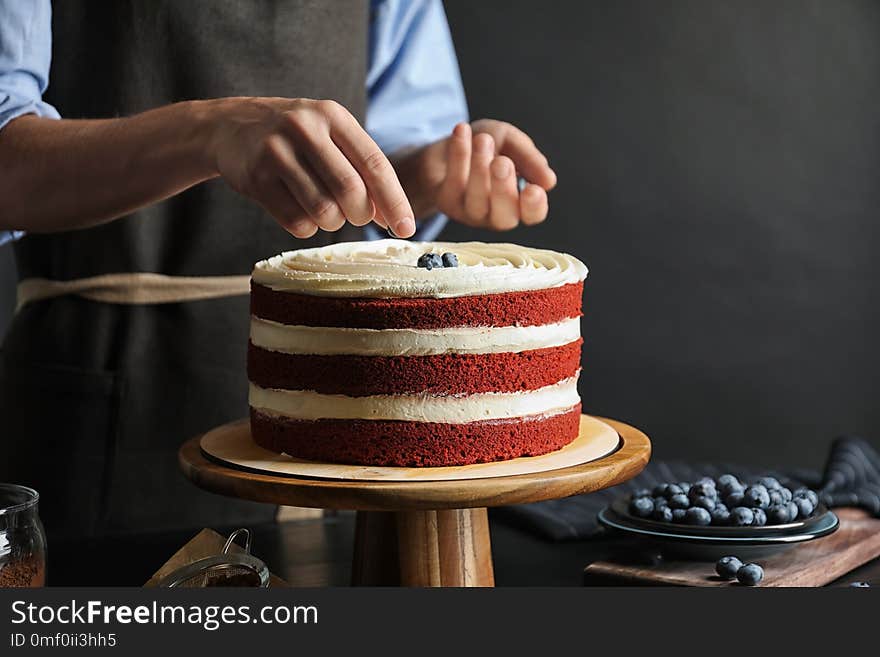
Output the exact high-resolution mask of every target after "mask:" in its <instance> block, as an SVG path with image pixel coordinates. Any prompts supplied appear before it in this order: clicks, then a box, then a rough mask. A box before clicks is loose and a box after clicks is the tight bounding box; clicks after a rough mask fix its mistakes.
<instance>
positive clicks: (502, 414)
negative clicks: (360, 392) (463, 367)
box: [249, 376, 580, 424]
mask: <svg viewBox="0 0 880 657" xmlns="http://www.w3.org/2000/svg"><path fill="white" fill-rule="evenodd" d="M249 400H250V405H251V406H252V407H253V408H256V409H258V410H260V411H263V412H265V413H268V414H270V415H276V416H283V417H289V418H295V419H297V420H323V419H331V418H332V419H343V420H409V421H413V422H442V423H447V424H464V423H466V422H476V421H478V420H497V419H507V418H515V417H523V416H526V415H554V414H556V413H560V412H562V411H565V410H567V409H569V408H571V407H572V406H574V405H575V404H577V403H579V402H580V397H578V393H577V376H573V377H571V378H570V379H565V380H563V381H560V382H559V383H555V384H553V385H550V386H546V387H544V388H538V389H537V390H529V391H523V392H485V393H477V394H473V395H461V396H447V397H438V396H431V395H372V396H369V397H348V396H346V395H324V394H321V393H318V392H314V391H310V390H276V389H272V388H260V387H259V386H256V385H254V384H253V383H252V384H251V386H250V397H249Z"/></svg>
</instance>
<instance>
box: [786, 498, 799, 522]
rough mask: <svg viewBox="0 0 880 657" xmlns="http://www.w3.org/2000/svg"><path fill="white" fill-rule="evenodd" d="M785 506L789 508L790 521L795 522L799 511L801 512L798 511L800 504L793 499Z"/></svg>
mask: <svg viewBox="0 0 880 657" xmlns="http://www.w3.org/2000/svg"><path fill="white" fill-rule="evenodd" d="M785 506H786V508H787V509H788V517H789V522H794V521H795V520H797V517H798V513H800V512H799V511H798V505H797V504H795V503H794V502H793V501H792V502H789V503H788V504H786V505H785Z"/></svg>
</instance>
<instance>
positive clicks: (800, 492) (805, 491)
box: [792, 488, 819, 508]
mask: <svg viewBox="0 0 880 657" xmlns="http://www.w3.org/2000/svg"><path fill="white" fill-rule="evenodd" d="M792 497H793V498H794V499H797V498H799V497H802V498H806V499H808V500H809V501H810V504H812V505H813V508H816V507H817V506H819V496H818V495H816V491H813V490H810V489H809V488H798V489H797V490H796V491H794V493H792Z"/></svg>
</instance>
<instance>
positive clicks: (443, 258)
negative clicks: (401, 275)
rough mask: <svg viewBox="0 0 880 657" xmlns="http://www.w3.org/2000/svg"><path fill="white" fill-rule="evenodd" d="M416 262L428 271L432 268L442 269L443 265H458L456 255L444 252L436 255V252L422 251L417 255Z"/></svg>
mask: <svg viewBox="0 0 880 657" xmlns="http://www.w3.org/2000/svg"><path fill="white" fill-rule="evenodd" d="M416 264H417V265H418V266H419V267H423V268H424V269H427V270H428V271H431V270H432V269H435V268H436V269H443V268H444V267H458V256H456V255H455V254H454V253H444V254H443V255H437V254H436V253H423V254H422V255H420V256H419V259H418V261H417V262H416Z"/></svg>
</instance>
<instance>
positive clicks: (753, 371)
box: [0, 0, 880, 465]
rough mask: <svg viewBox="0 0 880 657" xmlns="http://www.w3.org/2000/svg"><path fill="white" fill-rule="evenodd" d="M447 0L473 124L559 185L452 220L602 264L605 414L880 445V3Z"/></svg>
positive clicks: (684, 450) (658, 439)
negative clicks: (495, 214)
mask: <svg viewBox="0 0 880 657" xmlns="http://www.w3.org/2000/svg"><path fill="white" fill-rule="evenodd" d="M446 4H447V12H448V15H449V21H450V25H451V28H452V32H453V35H454V38H455V42H456V46H457V49H458V53H459V58H460V62H461V68H462V74H463V76H464V81H465V86H466V88H467V91H468V97H469V102H470V107H471V113H472V115H473V117H474V118H477V117H483V116H489V117H496V118H504V119H507V120H510V121H512V122H514V123H516V124H518V125H520V126H522V127H523V128H524V129H526V130H527V131H528V132H529V133H531V134H532V135H533V136H534V137H535V140H536V141H537V142H538V144H539V145H540V146H541V147H542V148H543V149H544V150H545V152H546V153H547V154H548V156H549V158H550V161H551V164H552V165H553V166H554V168H555V169H556V171H557V173H558V174H559V181H560V182H559V186H558V188H557V189H556V190H554V192H553V193H552V195H551V219H550V220H549V221H548V222H547V223H546V224H544V225H542V226H540V227H537V228H529V229H517V230H515V231H513V232H511V233H508V234H504V235H501V236H499V235H497V234H490V233H484V232H480V231H474V230H470V229H466V228H463V227H460V226H454V227H452V228H450V229H449V230H448V231H447V232H446V237H447V238H448V239H452V240H465V239H475V238H477V239H490V240H491V239H494V240H497V239H504V240H510V241H514V242H520V243H523V244H529V245H536V246H543V247H547V248H552V249H558V250H565V251H569V252H572V253H574V254H576V255H577V256H579V257H580V258H582V259H583V260H584V261H586V262H587V264H588V265H589V266H590V268H591V274H590V278H589V279H588V285H587V293H586V300H585V312H586V319H585V322H584V333H585V336H586V345H585V358H584V373H583V377H582V393H583V397H584V404H585V408H586V409H587V410H588V411H589V412H592V413H598V414H604V415H609V416H613V417H617V418H620V419H623V420H626V421H629V422H632V423H634V424H636V425H638V426H640V427H642V428H643V429H644V430H645V431H647V432H648V433H649V434H650V435H651V436H652V438H653V439H654V444H655V454H656V455H657V456H658V457H661V458H670V457H680V458H694V459H724V460H728V461H741V462H746V463H768V464H774V465H777V464H783V463H793V464H798V465H819V464H820V463H821V462H822V460H823V458H824V456H825V453H826V450H827V446H828V442H829V440H830V439H831V438H832V437H833V436H834V435H836V434H839V433H842V432H854V433H862V434H864V435H866V436H867V437H870V438H874V439H875V441H876V437H877V436H878V435H880V406H878V403H877V390H876V387H877V386H876V384H877V382H878V381H877V372H878V366H880V351H878V347H877V336H878V334H880V311H878V309H877V304H876V300H877V298H878V292H880V290H878V275H880V264H878V262H877V257H876V256H875V252H876V251H877V249H878V247H880V240H878V228H877V215H878V212H877V208H878V204H880V184H878V182H880V5H878V4H877V3H875V2H870V1H867V0H865V1H863V2H857V1H855V0H836V1H835V2H820V1H813V2H810V1H806V0H797V1H795V0H790V1H781V0H776V1H774V2H772V3H770V2H764V1H762V0H751V1H743V0H739V1H737V2H729V1H721V0H711V1H710V0H694V1H692V2H683V1H675V2H672V1H669V2H662V3H661V2H654V1H648V0H644V1H641V2H638V1H633V0H630V1H621V0H607V1H602V2H535V1H534V0H528V1H519V0H516V1H514V0H506V1H503V2H502V1H500V0H492V1H485V0H484V1H482V2H466V1H465V0H452V1H448V2H447V3H446ZM8 251H9V250H8V248H6V249H3V250H2V253H0V256H2V257H0V280H3V281H4V282H5V281H9V284H8V285H7V286H6V287H5V288H3V289H2V293H0V301H2V307H3V309H4V312H7V313H8V311H9V310H10V309H11V306H12V298H13V294H14V292H13V291H12V285H11V281H12V279H13V271H12V265H11V262H10V260H9V252H8ZM0 319H3V320H5V316H2V317H0ZM875 444H876V442H875Z"/></svg>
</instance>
